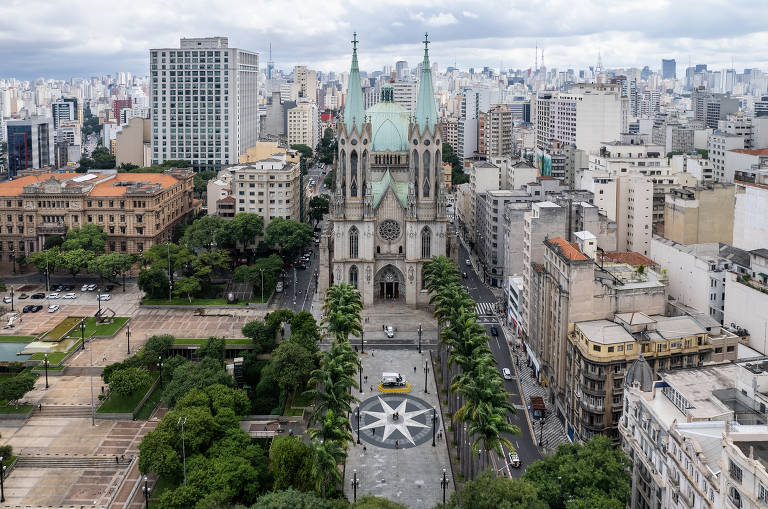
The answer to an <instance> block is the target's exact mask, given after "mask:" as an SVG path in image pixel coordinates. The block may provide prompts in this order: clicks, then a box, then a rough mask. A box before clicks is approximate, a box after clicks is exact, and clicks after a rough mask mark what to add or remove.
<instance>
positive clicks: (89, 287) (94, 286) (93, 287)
mask: <svg viewBox="0 0 768 509" xmlns="http://www.w3.org/2000/svg"><path fill="white" fill-rule="evenodd" d="M95 289H96V285H95V284H90V285H88V291H89V292H92V291H94V290H95Z"/></svg>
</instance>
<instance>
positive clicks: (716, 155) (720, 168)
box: [707, 131, 744, 183]
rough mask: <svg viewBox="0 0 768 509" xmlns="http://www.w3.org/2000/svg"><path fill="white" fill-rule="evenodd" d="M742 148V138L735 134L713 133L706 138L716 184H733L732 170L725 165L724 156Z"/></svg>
mask: <svg viewBox="0 0 768 509" xmlns="http://www.w3.org/2000/svg"><path fill="white" fill-rule="evenodd" d="M743 148H744V137H743V136H740V135H737V134H730V133H725V132H722V131H715V132H714V133H712V134H710V135H709V137H708V138H707V150H708V151H709V161H710V164H711V165H712V172H713V175H714V178H715V180H716V181H718V182H728V183H732V182H733V168H729V167H728V166H727V165H726V154H727V153H728V152H729V151H731V150H734V149H743Z"/></svg>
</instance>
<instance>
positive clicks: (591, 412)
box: [566, 312, 738, 442]
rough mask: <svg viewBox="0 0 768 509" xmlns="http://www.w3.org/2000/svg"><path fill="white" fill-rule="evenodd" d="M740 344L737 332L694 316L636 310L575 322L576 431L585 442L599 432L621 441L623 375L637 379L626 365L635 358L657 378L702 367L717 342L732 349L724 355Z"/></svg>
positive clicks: (571, 355)
mask: <svg viewBox="0 0 768 509" xmlns="http://www.w3.org/2000/svg"><path fill="white" fill-rule="evenodd" d="M710 330H712V329H711V328H710ZM737 344H738V337H737V336H736V335H734V334H732V333H730V332H728V331H725V330H723V329H721V328H720V327H716V330H714V331H712V332H711V333H710V332H708V331H707V329H705V328H704V326H703V325H702V324H700V323H699V322H698V321H697V320H696V319H694V318H693V317H690V316H672V317H666V316H661V315H650V316H649V315H647V314H645V313H642V312H632V313H617V314H616V315H614V316H613V318H612V320H607V319H601V320H589V321H582V322H576V323H574V324H573V326H572V327H571V328H570V330H569V333H568V349H567V354H566V355H567V358H568V360H569V362H568V366H567V369H568V373H567V375H566V410H567V412H568V413H567V420H568V422H569V424H570V425H571V426H573V435H574V436H575V437H576V438H577V439H578V440H581V441H587V440H589V439H590V438H592V437H593V436H595V435H606V436H608V437H609V438H611V439H613V440H614V441H617V442H618V441H619V439H620V435H619V429H618V423H619V420H620V419H621V416H622V410H623V407H624V405H623V401H622V400H623V392H624V386H625V379H624V376H625V374H626V375H627V377H628V378H629V379H630V380H633V373H632V372H631V370H629V371H630V372H629V373H628V368H631V367H632V364H633V362H634V361H635V360H636V359H639V358H642V359H643V360H642V361H640V362H645V364H646V366H647V368H649V369H650V371H651V372H652V373H653V374H654V375H652V377H651V378H653V377H655V373H656V372H658V371H665V370H673V369H681V368H683V369H684V368H691V367H697V366H702V365H703V364H704V363H705V362H709V361H710V360H711V359H712V355H713V352H714V349H715V347H718V348H720V349H721V350H722V349H728V350H729V351H728V353H727V354H726V355H727V357H726V358H727V359H728V360H731V361H733V360H736V346H737ZM635 368H637V367H635ZM643 379H645V378H643Z"/></svg>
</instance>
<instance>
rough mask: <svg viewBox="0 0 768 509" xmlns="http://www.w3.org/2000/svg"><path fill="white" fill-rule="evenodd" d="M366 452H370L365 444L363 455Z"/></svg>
mask: <svg viewBox="0 0 768 509" xmlns="http://www.w3.org/2000/svg"><path fill="white" fill-rule="evenodd" d="M366 452H368V448H367V447H366V446H365V445H363V456H365V453H366Z"/></svg>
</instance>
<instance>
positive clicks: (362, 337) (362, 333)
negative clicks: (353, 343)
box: [360, 330, 365, 353]
mask: <svg viewBox="0 0 768 509" xmlns="http://www.w3.org/2000/svg"><path fill="white" fill-rule="evenodd" d="M360 353H365V331H364V330H360Z"/></svg>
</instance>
